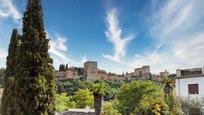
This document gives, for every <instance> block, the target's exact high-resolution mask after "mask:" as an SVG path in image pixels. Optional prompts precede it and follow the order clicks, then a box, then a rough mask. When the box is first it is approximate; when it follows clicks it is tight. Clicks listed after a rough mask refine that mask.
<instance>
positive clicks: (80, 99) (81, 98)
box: [73, 89, 94, 108]
mask: <svg viewBox="0 0 204 115" xmlns="http://www.w3.org/2000/svg"><path fill="white" fill-rule="evenodd" d="M73 100H74V101H75V102H76V107H77V108H85V107H86V106H89V107H91V108H93V102H94V101H93V100H94V98H93V95H92V92H90V91H89V90H88V89H80V90H78V91H77V92H75V95H74V96H73Z"/></svg>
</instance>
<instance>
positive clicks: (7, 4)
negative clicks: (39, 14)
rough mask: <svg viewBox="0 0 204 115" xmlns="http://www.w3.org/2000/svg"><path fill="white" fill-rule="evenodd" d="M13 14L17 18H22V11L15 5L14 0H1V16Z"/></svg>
mask: <svg viewBox="0 0 204 115" xmlns="http://www.w3.org/2000/svg"><path fill="white" fill-rule="evenodd" d="M9 16H11V17H12V18H14V19H15V20H18V19H20V18H21V14H20V12H19V11H18V10H17V8H16V7H15V6H14V4H13V2H12V0H0V17H9Z"/></svg>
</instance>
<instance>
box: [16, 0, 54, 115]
mask: <svg viewBox="0 0 204 115" xmlns="http://www.w3.org/2000/svg"><path fill="white" fill-rule="evenodd" d="M42 16H43V13H42V5H41V0H28V2H27V7H26V11H25V13H24V17H23V35H22V39H21V45H20V47H19V50H18V57H17V62H18V64H17V72H16V73H17V74H16V76H17V77H16V79H15V83H16V85H15V86H16V94H17V99H16V106H15V108H16V109H17V111H16V113H15V114H17V115H52V114H54V100H55V95H56V81H55V75H54V67H53V66H52V63H53V60H52V59H51V58H50V56H49V54H48V50H49V39H47V38H46V33H45V29H44V24H43V17H42Z"/></svg>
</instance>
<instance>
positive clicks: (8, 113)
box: [1, 29, 19, 115]
mask: <svg viewBox="0 0 204 115" xmlns="http://www.w3.org/2000/svg"><path fill="white" fill-rule="evenodd" d="M18 47H19V34H18V31H17V29H13V32H12V36H11V40H10V44H9V49H8V56H7V61H6V75H5V77H4V92H3V97H2V103H1V105H2V115H12V114H13V113H15V110H14V106H13V105H14V104H13V101H14V100H15V99H14V98H15V94H14V90H15V86H14V79H15V70H16V64H17V61H16V55H17V54H16V52H17V49H18Z"/></svg>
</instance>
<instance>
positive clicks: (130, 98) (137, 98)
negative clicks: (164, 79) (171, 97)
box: [116, 81, 168, 115]
mask: <svg viewBox="0 0 204 115" xmlns="http://www.w3.org/2000/svg"><path fill="white" fill-rule="evenodd" d="M116 97H117V99H118V110H119V111H120V112H121V113H122V114H124V115H129V114H130V113H134V114H148V113H147V112H148V110H149V108H150V107H151V106H153V105H154V104H156V103H159V104H160V105H161V108H162V109H163V110H162V112H163V111H166V110H167V109H168V106H166V104H165V103H164V95H163V93H162V89H161V87H160V86H158V85H155V84H154V83H152V82H150V81H132V82H131V83H129V84H125V85H123V86H122V87H121V88H120V89H119V92H118V93H117V96H116Z"/></svg>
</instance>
